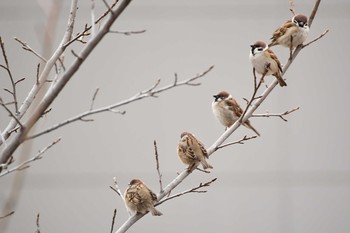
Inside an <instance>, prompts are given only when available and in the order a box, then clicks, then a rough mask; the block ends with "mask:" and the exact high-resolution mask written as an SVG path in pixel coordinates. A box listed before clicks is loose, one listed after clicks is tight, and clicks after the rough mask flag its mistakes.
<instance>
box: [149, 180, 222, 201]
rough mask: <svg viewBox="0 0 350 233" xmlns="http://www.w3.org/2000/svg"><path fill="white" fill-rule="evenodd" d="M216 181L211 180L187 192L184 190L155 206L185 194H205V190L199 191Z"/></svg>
mask: <svg viewBox="0 0 350 233" xmlns="http://www.w3.org/2000/svg"><path fill="white" fill-rule="evenodd" d="M216 180H217V178H214V179H212V180H211V181H208V182H206V183H204V184H203V183H200V184H199V185H198V186H197V187H194V188H191V189H188V190H186V191H183V192H180V193H177V194H174V195H171V196H169V197H167V198H165V199H163V200H162V201H160V202H158V203H157V204H156V206H157V205H161V204H163V203H164V202H166V201H169V200H171V199H174V198H176V197H180V196H182V195H185V194H188V193H206V192H207V191H206V190H200V189H202V188H203V187H209V186H210V185H211V184H212V183H214V182H215V181H216Z"/></svg>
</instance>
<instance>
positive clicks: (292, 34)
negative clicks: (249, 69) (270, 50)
mask: <svg viewBox="0 0 350 233" xmlns="http://www.w3.org/2000/svg"><path fill="white" fill-rule="evenodd" d="M309 30H310V29H309V26H308V25H307V17H306V16H305V15H302V14H297V15H295V16H294V17H293V18H292V19H291V20H287V21H286V22H285V23H284V24H283V25H282V26H281V27H279V28H278V29H276V31H275V32H274V33H273V34H272V37H271V43H270V44H269V47H271V46H274V45H282V46H284V47H287V48H290V49H292V48H295V47H297V46H298V45H300V44H302V43H304V42H305V40H306V38H307V36H308V34H309Z"/></svg>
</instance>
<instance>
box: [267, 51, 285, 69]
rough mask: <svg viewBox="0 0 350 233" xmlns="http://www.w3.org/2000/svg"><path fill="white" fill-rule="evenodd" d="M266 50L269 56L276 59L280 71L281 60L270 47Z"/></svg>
mask: <svg viewBox="0 0 350 233" xmlns="http://www.w3.org/2000/svg"><path fill="white" fill-rule="evenodd" d="M268 52H269V53H270V55H271V58H272V59H273V60H274V61H276V63H277V66H278V69H279V70H280V71H281V72H282V65H281V62H280V61H279V60H278V58H277V56H276V54H275V53H274V52H273V51H272V50H271V49H268Z"/></svg>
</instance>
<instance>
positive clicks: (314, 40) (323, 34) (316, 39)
mask: <svg viewBox="0 0 350 233" xmlns="http://www.w3.org/2000/svg"><path fill="white" fill-rule="evenodd" d="M328 32H329V29H327V30H326V31H324V32H323V33H322V34H321V35H319V36H318V37H316V38H315V39H313V40H312V41H310V42H309V43H307V44H303V45H302V46H303V47H302V48H305V47H306V46H309V45H310V44H312V43H314V42H316V41H318V40H319V39H321V38H322V37H324V36H325V35H326V34H327V33H328Z"/></svg>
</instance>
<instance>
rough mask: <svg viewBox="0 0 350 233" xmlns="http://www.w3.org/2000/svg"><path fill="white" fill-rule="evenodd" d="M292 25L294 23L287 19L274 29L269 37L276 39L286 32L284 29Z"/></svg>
mask: <svg viewBox="0 0 350 233" xmlns="http://www.w3.org/2000/svg"><path fill="white" fill-rule="evenodd" d="M294 25H295V24H294V23H293V22H292V20H287V21H286V22H284V24H283V25H282V26H281V27H279V28H278V29H276V31H275V32H274V33H273V34H272V37H271V39H272V40H276V39H277V38H279V37H281V36H283V35H284V34H285V33H286V31H287V30H288V29H289V28H291V27H293V26H294Z"/></svg>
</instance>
